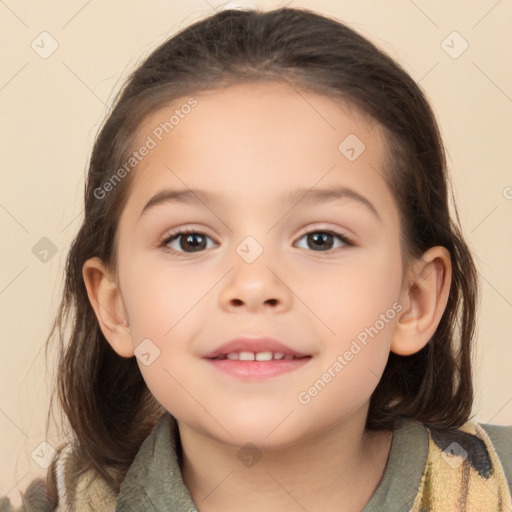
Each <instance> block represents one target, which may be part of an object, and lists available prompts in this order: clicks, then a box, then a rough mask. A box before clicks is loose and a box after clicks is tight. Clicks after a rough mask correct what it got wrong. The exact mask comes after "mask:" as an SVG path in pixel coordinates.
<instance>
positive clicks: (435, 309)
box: [391, 246, 452, 356]
mask: <svg viewBox="0 0 512 512" xmlns="http://www.w3.org/2000/svg"><path fill="white" fill-rule="evenodd" d="M451 278H452V266H451V258H450V253H449V251H448V250H447V249H446V248H445V247H440V246H436V247H432V248H430V249H429V250H428V251H426V252H425V253H424V254H423V256H422V257H421V258H420V259H419V260H417V261H416V262H415V265H414V269H413V270H412V272H411V273H410V276H409V278H408V279H406V280H405V282H404V288H403V290H402V295H401V300H400V302H401V303H402V304H403V305H404V309H403V311H402V312H401V314H400V316H399V318H398V321H397V323H396V326H395V331H394V333H393V338H392V340H391V351H392V352H394V353H395V354H398V355H402V356H408V355H411V354H414V353H416V352H418V351H419V350H421V349H422V348H423V347H424V346H425V345H426V344H427V343H428V342H429V340H430V339H431V338H432V336H433V335H434V333H435V331H436V329H437V326H438V325H439V322H440V321H441V318H442V316H443V313H444V310H445V308H446V304H447V303H448V297H449V294H450V285H451Z"/></svg>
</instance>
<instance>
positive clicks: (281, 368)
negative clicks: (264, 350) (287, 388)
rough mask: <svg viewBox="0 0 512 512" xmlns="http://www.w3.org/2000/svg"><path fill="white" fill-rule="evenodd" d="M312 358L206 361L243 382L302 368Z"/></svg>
mask: <svg viewBox="0 0 512 512" xmlns="http://www.w3.org/2000/svg"><path fill="white" fill-rule="evenodd" d="M311 359H312V358H311V357H303V358H301V359H272V360H270V361H238V360H236V361H233V360H231V359H206V361H207V362H208V363H209V364H211V365H212V366H213V367H214V368H216V369H217V370H219V371H221V372H224V373H227V374H229V375H231V376H233V377H237V378H238V379H243V380H263V379H269V378H271V377H277V376H278V375H282V374H284V373H288V372H293V371H294V370H298V369H299V368H302V367H303V366H304V365H306V364H308V362H309V361H311Z"/></svg>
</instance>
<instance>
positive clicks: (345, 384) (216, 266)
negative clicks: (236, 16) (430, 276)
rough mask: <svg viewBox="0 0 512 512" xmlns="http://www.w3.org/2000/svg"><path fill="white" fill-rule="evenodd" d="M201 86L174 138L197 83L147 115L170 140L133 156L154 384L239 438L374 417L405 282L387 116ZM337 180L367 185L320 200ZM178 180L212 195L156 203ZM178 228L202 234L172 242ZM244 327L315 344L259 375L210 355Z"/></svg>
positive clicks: (177, 410) (132, 246)
mask: <svg viewBox="0 0 512 512" xmlns="http://www.w3.org/2000/svg"><path fill="white" fill-rule="evenodd" d="M195 98H196V100H197V102H198V103H197V106H195V107H194V108H191V109H190V113H189V114H188V115H183V118H182V119H181V118H180V120H179V123H177V124H176V125H175V126H174V128H173V129H172V130H169V133H168V134H166V133H165V131H164V132H163V134H161V139H162V140H161V141H159V140H158V138H157V137H156V136H155V133H161V132H162V130H156V132H155V128H157V127H158V126H159V125H160V123H163V122H165V121H168V120H169V118H170V117H171V115H172V114H173V113H174V111H175V110H176V109H179V108H180V106H181V105H183V104H184V103H185V102H186V101H187V98H184V99H183V100H182V101H181V100H180V101H178V102H176V103H175V104H174V105H173V106H172V108H169V109H166V110H165V111H160V112H158V113H157V114H156V115H152V116H151V117H150V118H148V120H147V121H146V122H145V123H144V125H143V126H142V127H141V129H140V132H139V141H140V145H142V144H143V143H145V142H146V141H147V140H148V139H147V137H148V136H150V137H151V138H152V139H153V141H154V142H155V143H156V147H154V148H152V149H151V150H150V151H149V152H148V155H147V156H145V157H144V158H143V159H142V161H141V162H140V163H139V164H138V165H137V166H136V168H135V169H134V170H133V171H132V172H133V173H134V176H133V177H134V182H133V185H132V188H131V192H130V196H129V199H128V202H127V204H126V207H125V209H124V210H123V213H122V216H121V219H120V224H119V228H118V229H119V231H118V236H119V238H118V243H119V245H118V249H119V253H118V254H119V257H118V265H119V266H118V269H119V274H118V279H119V284H120V290H121V292H122V297H123V303H124V307H125V311H126V315H127V319H128V329H129V332H130V334H131V340H132V343H133V347H134V348H136V347H137V346H138V345H139V344H140V343H141V342H142V341H143V340H147V339H149V340H151V342H147V341H146V342H144V343H145V344H146V345H143V346H144V347H145V348H144V350H143V351H142V352H143V353H144V354H146V355H144V356H142V357H141V359H142V361H143V362H144V361H147V360H152V359H153V358H154V357H155V356H156V355H157V354H158V350H159V351H160V353H159V356H158V357H156V359H154V361H153V362H151V364H148V365H146V364H143V363H142V362H141V361H140V360H139V366H140V370H141V372H142V374H143V376H144V379H145V380H146V382H147V384H148V387H149V389H150V390H151V392H152V393H153V394H154V396H155V397H156V399H157V400H158V401H159V402H160V403H161V404H162V405H163V406H164V407H165V408H166V409H167V410H168V411H170V412H171V413H172V414H173V415H174V416H175V417H176V418H177V419H178V420H179V421H180V422H183V423H184V424H186V425H188V426H189V427H192V428H194V429H195V430H197V431H199V432H202V433H204V434H207V435H209V436H212V437H214V438H217V439H220V440H222V441H223V442H226V443H233V444H236V445H240V444H241V443H245V442H247V441H251V442H253V443H255V444H256V445H259V446H264V445H268V446H270V445H275V446H277V445H283V444H285V443H288V442H293V441H297V440H300V439H305V438H306V437H307V436H311V435H314V434H315V433H318V432H320V431H321V430H325V429H326V428H328V427H329V426H332V425H334V424H336V423H339V422H340V421H344V420H349V418H351V421H358V422H360V423H361V422H362V424H364V419H365V418H366V413H367V408H368V404H369V399H370V395H371V394H372V392H373V390H374V389H375V387H376V386H377V384H378V382H379V379H380V377H381V375H382V372H383V370H384V367H385V365H386V362H387V358H388V355H389V351H390V346H391V340H392V336H393V331H394V329H395V326H396V323H397V321H398V317H399V315H398V311H399V310H400V308H401V305H400V302H399V301H400V300H401V297H402V295H401V294H402V293H403V290H402V270H403V269H402V259H401V251H400V226H399V215H398V210H397V208H396V205H395V203H394V201H393V198H392V195H391V192H390V190H389V188H388V186H387V184H386V182H385V181H384V179H383V177H382V176H383V174H384V169H383V162H384V155H385V147H384V143H383V139H382V137H381V133H380V132H379V128H378V127H377V126H375V127H373V128H372V125H370V124H369V123H368V122H367V121H365V119H364V118H362V117H360V116H359V115H358V114H357V113H355V112H354V111H352V110H345V109H342V108H340V107H339V105H337V104H335V103H333V102H331V100H329V99H328V98H326V97H323V96H319V95H315V94H312V93H306V92H302V91H301V92H300V94H298V92H296V91H295V90H294V89H293V88H291V87H290V86H287V85H284V84H277V83H267V84H263V83H261V84H246V85H239V86H235V87H230V88H228V89H225V90H215V91H209V92H207V93H206V94H200V95H196V96H195ZM187 111H188V109H187ZM352 134H354V135H355V136H357V138H358V139H359V140H360V141H362V143H364V145H365V149H364V151H363V152H362V153H360V152H361V149H362V146H361V145H360V144H361V142H358V141H357V139H355V138H354V135H352ZM347 137H349V139H347V141H346V142H345V143H344V145H342V150H340V149H339V148H338V147H339V145H340V143H342V141H344V139H346V138H347ZM150 145H152V144H150ZM350 148H353V150H352V149H350ZM359 153H360V154H359ZM358 154H359V156H358ZM347 157H350V158H347ZM354 158H355V159H354ZM336 188H346V189H350V190H351V191H353V192H355V193H357V194H359V195H360V196H362V197H363V198H365V199H364V200H361V199H357V198H356V197H355V196H354V194H352V195H344V196H343V197H339V198H335V199H331V200H326V199H323V200H321V201H319V202H316V201H315V200H314V198H315V191H317V190H319V189H329V190H333V189H336ZM178 189H179V190H190V189H194V190H195V189H201V190H204V191H207V192H208V194H209V195H211V197H212V200H211V202H207V203H205V202H203V201H206V200H205V198H203V197H201V200H197V201H196V200H194V199H193V198H192V200H190V201H188V202H179V201H170V200H169V201H163V202H159V203H158V204H156V205H154V206H153V207H151V208H148V209H147V210H146V211H145V212H144V213H143V214H142V215H141V212H142V211H143V209H144V206H145V205H146V204H147V203H148V201H150V199H151V198H152V197H154V196H155V195H156V194H158V193H161V192H162V191H164V190H178ZM299 190H302V192H298V191H299ZM288 196H291V199H289V198H288ZM368 203H370V204H371V205H373V206H369V205H368ZM177 228H190V229H191V230H193V231H194V232H196V233H199V234H200V235H201V236H199V235H196V237H191V238H190V237H189V238H187V236H186V235H185V236H182V237H181V239H180V238H179V237H178V238H176V239H174V240H173V241H171V242H169V243H168V249H167V250H166V249H165V248H163V247H159V242H160V241H162V240H163V239H164V238H165V237H166V235H168V234H170V233H171V230H174V229H177ZM325 231H334V232H338V233H340V234H341V235H343V236H345V237H347V238H349V239H350V240H352V242H353V244H354V245H347V244H345V243H344V242H343V241H342V240H340V239H338V238H337V237H336V236H334V237H329V236H328V235H326V234H325ZM307 233H310V235H309V236H308V235H307ZM315 233H316V236H315ZM322 234H323V236H322ZM194 248H198V249H197V250H196V251H195V252H194ZM173 249H174V252H173V251H172V250H173ZM260 251H261V254H260ZM325 251H329V252H325ZM258 254H259V255H258ZM253 258H255V259H254V261H252V259H253ZM365 329H366V330H365ZM244 335H246V336H267V337H272V338H275V339H277V340H279V341H280V342H282V343H284V344H285V345H287V346H288V347H290V348H291V349H294V350H295V351H297V352H300V353H303V354H308V355H310V356H311V357H310V358H309V359H308V360H307V362H306V363H305V364H301V365H300V366H298V367H297V368H296V369H294V370H293V371H290V372H286V373H282V374H280V375H277V376H273V377H267V378H263V377H260V378H254V379H244V378H241V377H236V376H233V375H231V374H228V373H225V372H223V371H221V370H219V369H218V368H217V367H216V366H215V364H216V363H212V362H211V361H209V360H207V359H204V358H203V357H204V356H205V355H206V354H207V353H208V352H211V351H212V350H214V349H216V348H218V347H220V346H221V345H223V344H224V343H226V342H227V341H229V340H232V339H233V338H236V337H239V336H244ZM136 353H138V352H136ZM148 354H149V355H148ZM139 355H140V354H139ZM336 363H338V364H336ZM245 364H253V363H245ZM261 364H265V363H261ZM273 364H279V363H273ZM315 384H316V388H313V389H311V388H312V386H313V387H314V386H315Z"/></svg>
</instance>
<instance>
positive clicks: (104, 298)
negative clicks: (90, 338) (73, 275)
mask: <svg viewBox="0 0 512 512" xmlns="http://www.w3.org/2000/svg"><path fill="white" fill-rule="evenodd" d="M82 276H83V279H84V283H85V287H86V289H87V295H88V296H89V302H90V303H91V306H92V308H93V309H94V313H95V314H96V318H97V320H98V324H99V326H100V328H101V331H102V332H103V335H104V336H105V338H106V339H107V341H108V342H109V343H110V345H111V346H112V348H113V349H114V350H115V351H116V352H117V353H118V354H119V355H120V356H122V357H132V356H133V355H134V347H133V342H132V337H131V333H130V329H129V323H128V317H127V314H126V310H125V307H124V304H123V300H122V296H121V291H120V289H119V287H118V285H117V284H116V283H115V282H114V280H113V279H111V278H110V273H109V271H108V270H107V268H106V266H105V264H104V263H103V261H102V260H101V259H100V258H98V257H94V258H90V259H88V260H87V261H86V262H85V263H84V265H83V267H82Z"/></svg>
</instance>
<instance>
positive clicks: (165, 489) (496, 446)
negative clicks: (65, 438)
mask: <svg viewBox="0 0 512 512" xmlns="http://www.w3.org/2000/svg"><path fill="white" fill-rule="evenodd" d="M180 452H181V445H180V438H179V431H178V427H177V423H176V420H175V418H174V417H173V416H171V415H170V414H169V413H165V414H164V415H163V416H162V418H161V419H160V420H159V421H158V423H157V424H156V425H155V427H154V429H153V431H152V432H151V434H150V435H149V436H148V437H147V438H146V440H145V441H144V443H143V444H142V445H141V447H140V450H139V452H138V454H137V456H136V457H135V459H134V461H133V463H132V465H131V467H130V469H129V470H128V472H127V474H126V476H125V478H124V480H123V483H122V485H121V489H120V492H119V494H118V495H117V496H114V495H113V494H112V493H111V492H110V491H109V488H108V487H107V486H106V484H105V483H104V482H103V481H102V480H101V479H95V480H94V482H93V483H92V485H90V486H88V483H89V482H90V481H92V474H86V475H84V477H83V478H82V479H81V480H80V481H79V482H78V484H77V486H76V488H75V489H74V490H72V489H69V488H66V467H67V462H66V460H67V455H69V451H67V452H66V451H64V452H63V453H62V455H61V456H60V459H59V464H58V465H57V474H56V478H57V483H58V487H59V504H58V506H57V508H55V507H54V506H52V504H51V503H50V502H49V501H48V500H47V499H46V497H45V488H44V484H43V481H42V480H41V479H39V480H35V481H33V482H32V483H31V485H30V486H29V488H28V489H27V491H26V493H25V494H24V496H23V499H24V505H23V506H22V508H21V509H19V510H17V511H15V510H14V509H13V508H12V506H11V504H10V502H9V500H7V499H5V498H4V499H2V500H0V512H29V511H30V512H43V511H44V512H47V511H50V510H51V511H57V512H68V511H73V512H86V511H87V512H92V511H94V512H104V511H105V512H114V511H119V512H135V511H137V512H150V511H151V512H155V511H162V512H163V511H166V512H167V511H169V512H197V511H198V510H200V508H198V506H197V505H196V504H195V503H194V501H193V500H192V497H191V495H190V492H189V490H188V488H187V487H186V485H185V483H184V482H183V478H182V474H181V470H180V465H179V457H180ZM511 489H512V425H511V426H499V425H492V424H480V423H477V422H472V421H470V422H467V423H465V424H464V425H463V426H462V427H460V428H458V429H452V430H450V431H441V430H437V429H429V428H427V427H426V426H425V425H423V424H421V423H419V422H416V421H412V420H408V421H406V422H405V423H404V424H403V425H402V426H400V427H399V428H398V429H397V430H395V432H394V437H393V442H392V445H391V451H390V454H389V459H388V463H387V466H386V469H385V471H384V475H383V477H382V479H381V481H380V483H379V485H378V487H377V489H376V490H375V492H374V493H373V495H372V497H371V498H370V500H369V502H368V503H367V504H366V506H365V507H364V509H363V511H362V512H387V511H390V512H430V511H435V512H445V511H449V512H457V511H461V512H462V511H464V512H483V511H485V512H511V511H512V499H511Z"/></svg>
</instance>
